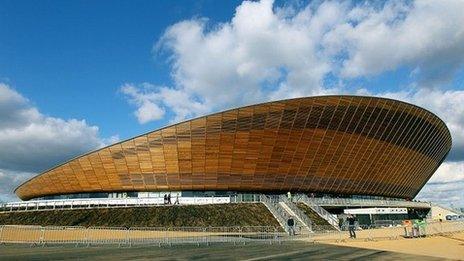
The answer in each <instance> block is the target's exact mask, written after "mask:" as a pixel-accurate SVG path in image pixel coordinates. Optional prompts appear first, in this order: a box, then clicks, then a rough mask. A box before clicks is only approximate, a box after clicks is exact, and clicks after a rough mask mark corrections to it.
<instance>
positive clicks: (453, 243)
mask: <svg viewBox="0 0 464 261" xmlns="http://www.w3.org/2000/svg"><path fill="white" fill-rule="evenodd" d="M330 244H333V245H338V246H349V247H356V248H364V249H373V250H383V251H389V252H398V253H405V254H411V255H425V256H431V257H439V258H447V259H454V260H464V232H460V233H455V234H448V235H442V236H432V237H426V238H415V239H404V238H400V239H396V240H382V241H362V240H353V241H350V240H347V241H345V242H337V243H330Z"/></svg>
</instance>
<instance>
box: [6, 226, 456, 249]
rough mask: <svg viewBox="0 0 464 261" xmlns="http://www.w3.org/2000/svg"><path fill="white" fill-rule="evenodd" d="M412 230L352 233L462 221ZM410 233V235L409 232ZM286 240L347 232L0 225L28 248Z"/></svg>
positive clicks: (443, 230) (10, 239)
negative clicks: (31, 246)
mask: <svg viewBox="0 0 464 261" xmlns="http://www.w3.org/2000/svg"><path fill="white" fill-rule="evenodd" d="M412 229H413V227H403V226H397V227H388V228H372V227H364V228H358V229H357V230H356V236H357V237H356V239H355V240H361V241H376V240H392V239H399V238H402V237H405V236H408V235H409V236H408V237H424V236H434V235H443V234H450V233H456V232H463V231H464V222H463V221H451V222H433V223H428V224H426V225H425V226H422V227H420V228H418V229H417V230H416V233H414V231H412ZM411 232H413V233H411ZM288 240H306V241H312V242H344V241H347V240H354V239H349V235H348V231H336V230H333V229H332V230H323V231H318V232H316V233H311V234H300V235H296V236H289V235H288V234H287V233H284V232H281V230H280V229H279V228H275V227H266V226H264V227H263V226H258V227H206V228H204V227H177V228H166V227H147V228H129V229H126V228H117V227H109V228H108V227H89V228H85V227H64V226H63V227H53V226H47V227H41V226H13V225H4V226H0V243H22V244H31V245H47V244H75V245H85V246H88V245H108V244H112V245H119V246H132V245H140V244H151V245H158V246H164V245H169V246H170V245H173V244H197V245H202V244H203V245H208V244H210V243H233V244H246V243H249V242H264V243H269V244H274V243H281V242H282V241H288Z"/></svg>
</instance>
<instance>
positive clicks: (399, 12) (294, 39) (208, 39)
mask: <svg viewBox="0 0 464 261" xmlns="http://www.w3.org/2000/svg"><path fill="white" fill-rule="evenodd" d="M462 10H464V1H456V0H444V1H432V0H424V1H415V2H404V1H387V2H385V3H378V2H357V1H353V2H349V1H345V2H337V1H323V2H318V1H316V2H312V3H310V4H308V5H306V6H303V7H302V8H301V6H300V7H294V6H285V7H275V6H274V3H273V1H269V0H263V1H260V2H250V1H245V2H243V3H242V4H241V5H240V6H238V7H237V9H236V12H235V14H234V16H233V18H232V19H231V20H230V21H227V22H225V23H221V24H212V23H210V22H209V21H208V19H206V18H201V19H190V20H185V21H181V22H179V23H176V24H174V25H172V26H170V27H169V28H167V30H166V32H165V33H164V35H163V36H162V38H161V39H160V40H159V41H158V42H157V43H156V45H155V48H154V50H155V53H157V54H159V53H163V54H164V53H166V54H168V56H169V61H170V65H171V69H172V72H171V74H172V78H173V80H174V83H173V86H171V87H166V86H165V87H154V86H153V85H150V86H151V87H150V88H147V84H142V85H137V84H131V85H130V86H131V88H133V92H134V93H136V94H137V95H132V96H131V95H130V94H128V97H129V98H130V100H131V101H132V102H133V103H135V104H136V106H137V111H136V116H137V117H138V119H139V122H147V121H149V120H157V119H160V118H161V117H164V116H165V115H167V114H165V112H168V111H170V112H172V113H173V114H174V115H175V119H173V120H174V121H179V120H182V119H185V118H189V117H193V116H197V115H202V114H205V113H207V112H210V111H217V110H221V109H224V108H228V107H235V106H240V105H243V104H249V103H256V102H261V101H268V100H275V99H283V98H289V97H297V96H310V95H320V94H329V93H349V92H350V91H352V88H351V89H349V88H345V85H346V84H347V83H348V82H349V81H351V80H352V79H353V78H355V79H366V78H369V77H371V76H373V75H378V74H382V73H385V72H387V71H395V70H398V69H402V68H406V69H407V70H409V71H410V75H409V79H407V80H409V81H410V82H414V83H416V84H417V86H415V87H408V88H407V89H405V91H402V92H395V93H393V92H392V93H385V92H383V93H379V91H375V89H374V88H375V86H372V88H368V89H367V90H358V93H370V94H374V95H379V96H386V97H391V98H396V99H400V100H405V101H408V102H411V103H413V104H417V105H419V106H422V107H425V108H428V109H429V110H431V111H432V112H434V113H436V114H437V115H438V116H439V117H441V118H442V119H444V120H445V121H446V124H447V126H448V127H449V129H450V130H451V134H452V136H453V150H452V152H451V154H450V155H449V160H451V161H456V162H462V161H463V160H464V102H463V101H464V91H463V90H462V86H461V87H459V86H457V88H460V89H461V90H446V89H444V88H443V86H445V85H446V84H447V83H449V82H450V80H452V79H453V77H454V76H455V74H456V72H458V71H459V70H460V69H462V68H463V64H464V27H463V26H462V25H463V24H464V12H462ZM148 85H149V84H148ZM395 87H397V86H395ZM122 88H124V86H123V87H122ZM355 92H356V90H355ZM140 94H142V95H141V98H140V99H138V100H140V101H138V102H137V99H135V102H134V97H136V96H140ZM144 103H150V106H149V108H148V109H146V110H147V111H149V112H150V113H147V114H148V115H151V116H149V117H145V118H143V119H142V120H141V117H140V115H139V114H140V113H138V111H140V110H141V108H142V107H143V106H144ZM161 111H162V112H163V113H162V114H163V115H161V113H160V112H161ZM169 115H171V114H169ZM171 120H172V119H171ZM446 164H452V162H448V163H446ZM442 168H443V169H442V170H441V171H442V172H441V173H443V174H439V175H438V177H439V178H438V179H441V178H443V179H444V180H450V179H453V178H454V177H456V175H458V177H460V176H459V174H456V169H451V168H445V167H442ZM459 180H460V179H459ZM459 182H460V181H459ZM453 186H454V185H453ZM462 187H464V185H461V188H462ZM426 188H428V186H427V187H426ZM442 188H443V189H445V188H444V187H442ZM462 190H463V189H461V191H462Z"/></svg>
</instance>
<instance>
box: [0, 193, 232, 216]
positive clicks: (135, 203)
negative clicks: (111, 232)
mask: <svg viewBox="0 0 464 261" xmlns="http://www.w3.org/2000/svg"><path fill="white" fill-rule="evenodd" d="M178 200H179V204H181V205H203V204H225V203H231V197H179V198H178ZM174 203H175V199H173V200H172V204H171V205H173V204H174ZM164 205H166V204H165V203H164V199H163V198H85V199H53V200H31V201H22V202H9V203H1V204H0V212H12V211H42V210H55V209H83V208H84V209H90V208H112V207H146V206H164Z"/></svg>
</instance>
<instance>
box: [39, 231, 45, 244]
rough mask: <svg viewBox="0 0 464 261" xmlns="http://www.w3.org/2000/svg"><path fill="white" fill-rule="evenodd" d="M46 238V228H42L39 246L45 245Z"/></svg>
mask: <svg viewBox="0 0 464 261" xmlns="http://www.w3.org/2000/svg"><path fill="white" fill-rule="evenodd" d="M44 237H45V228H44V227H40V238H39V244H42V246H44V245H45V241H44Z"/></svg>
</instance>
